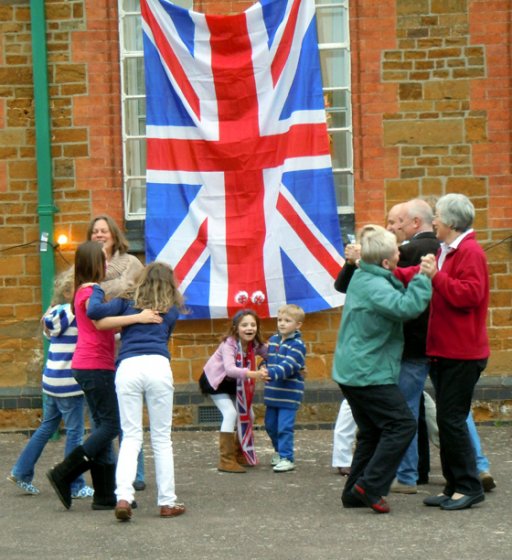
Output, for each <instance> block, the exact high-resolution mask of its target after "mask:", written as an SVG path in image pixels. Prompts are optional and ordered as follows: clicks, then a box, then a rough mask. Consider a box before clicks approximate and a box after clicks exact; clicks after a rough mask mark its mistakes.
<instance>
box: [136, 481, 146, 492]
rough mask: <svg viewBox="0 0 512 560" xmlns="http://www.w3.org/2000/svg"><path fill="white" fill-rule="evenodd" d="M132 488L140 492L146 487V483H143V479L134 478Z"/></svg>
mask: <svg viewBox="0 0 512 560" xmlns="http://www.w3.org/2000/svg"><path fill="white" fill-rule="evenodd" d="M133 489H134V490H135V491H136V492H142V490H145V489H146V483H145V482H144V481H143V480H136V481H135V482H134V483H133Z"/></svg>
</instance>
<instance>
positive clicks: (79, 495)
mask: <svg viewBox="0 0 512 560" xmlns="http://www.w3.org/2000/svg"><path fill="white" fill-rule="evenodd" d="M93 496H94V490H93V489H92V488H91V487H90V486H83V487H82V488H80V490H73V491H72V492H71V498H72V499H73V500H81V499H83V498H92V497H93Z"/></svg>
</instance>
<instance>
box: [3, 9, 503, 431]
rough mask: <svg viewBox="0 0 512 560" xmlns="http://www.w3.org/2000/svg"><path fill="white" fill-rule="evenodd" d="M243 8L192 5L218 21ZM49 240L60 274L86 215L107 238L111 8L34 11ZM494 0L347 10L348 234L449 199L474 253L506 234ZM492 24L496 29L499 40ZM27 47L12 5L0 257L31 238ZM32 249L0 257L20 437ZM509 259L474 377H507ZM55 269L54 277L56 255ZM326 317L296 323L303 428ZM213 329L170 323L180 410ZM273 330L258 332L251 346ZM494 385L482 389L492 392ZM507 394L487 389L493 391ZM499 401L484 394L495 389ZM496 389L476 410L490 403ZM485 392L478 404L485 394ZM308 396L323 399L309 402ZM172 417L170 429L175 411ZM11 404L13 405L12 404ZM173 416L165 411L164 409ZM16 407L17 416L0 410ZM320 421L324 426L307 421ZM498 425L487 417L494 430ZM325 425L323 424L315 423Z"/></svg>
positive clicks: (33, 278)
mask: <svg viewBox="0 0 512 560" xmlns="http://www.w3.org/2000/svg"><path fill="white" fill-rule="evenodd" d="M249 5H250V2H236V1H233V2H218V1H217V2H215V1H211V2H210V1H203V2H201V3H199V2H198V3H196V7H197V9H199V10H202V11H205V12H208V13H230V12H233V11H237V10H241V9H244V8H246V7H247V6H249ZM45 9H46V17H47V30H48V35H47V46H48V59H49V64H48V74H49V81H50V96H51V99H50V102H51V106H50V108H51V127H52V130H51V132H52V139H51V142H52V156H53V176H54V180H53V185H54V196H55V203H56V205H57V206H58V208H59V212H58V213H57V214H56V215H55V234H56V236H57V235H58V234H60V233H66V234H67V235H68V237H69V238H70V240H71V243H70V245H69V246H68V247H64V248H63V249H64V256H65V257H66V258H67V259H68V260H72V256H73V251H74V249H75V248H76V244H77V243H79V242H81V241H82V240H83V239H84V238H85V230H86V226H87V224H88V222H89V219H90V217H91V216H92V215H94V214H97V213H100V212H104V211H108V212H109V213H110V214H111V215H113V217H114V218H115V219H116V220H118V221H119V222H120V223H122V218H123V209H122V204H123V198H122V189H121V185H122V152H121V135H120V129H121V118H120V83H119V55H118V31H117V2H115V1H113V0H88V1H87V2H85V1H84V0H60V1H57V0H47V1H46V2H45ZM511 10H512V7H511V6H510V2H508V1H507V0H501V1H493V2H487V1H484V0H473V1H470V2H466V1H465V0H445V1H441V0H428V1H427V0H398V1H394V0H382V1H381V2H373V1H370V0H365V1H358V2H356V1H352V2H350V18H351V19H350V25H351V28H350V31H351V42H352V44H351V50H352V99H353V108H354V114H353V121H354V156H355V185H356V186H355V188H356V203H355V204H356V208H355V210H356V220H357V225H358V226H361V225H363V224H364V223H368V222H377V223H379V222H382V220H383V216H384V214H385V212H386V210H387V209H388V208H389V206H391V205H392V204H393V203H394V202H396V201H398V200H404V199H407V198H410V197H412V196H418V195H439V194H443V193H445V192H450V191H460V192H465V193H466V194H468V195H469V196H470V197H471V198H472V200H473V201H474V203H475V205H476V206H477V209H478V219H477V228H478V235H479V238H480V241H481V242H482V243H483V244H484V245H485V246H488V245H490V244H491V243H494V242H496V241H499V240H500V239H503V238H504V237H506V236H507V235H509V234H510V229H511V223H512V194H511V193H512V191H511V189H510V180H511V177H510V153H511V146H510V129H511V124H510V122H511V119H510V116H511V105H510V99H512V95H511V94H512V92H511V91H510V89H511V88H510V83H511V57H510V50H509V45H510V43H511V37H510V25H509V24H508V23H507V22H510V18H511ZM507 25H508V27H507ZM31 52H32V47H31V37H30V9H29V2H28V1H25V2H23V1H20V0H16V1H14V0H13V1H11V2H10V1H9V0H7V1H4V2H2V3H1V4H0V204H1V208H2V213H1V215H0V225H1V227H2V238H1V240H0V241H1V243H0V249H5V248H7V247H11V246H13V245H17V244H24V243H29V242H30V241H33V240H35V239H37V238H38V217H37V183H36V165H35V164H36V160H35V131H34V99H33V85H32V68H31V64H32V56H31ZM37 250H38V246H37V244H34V245H29V246H27V247H24V248H18V249H13V250H10V251H7V252H1V253H0V262H1V266H0V288H1V289H0V366H1V367H0V407H2V406H3V409H1V410H0V426H3V425H9V426H15V427H19V426H20V425H35V423H36V421H37V415H38V414H39V411H37V410H36V411H34V410H32V406H33V405H34V403H35V405H36V406H37V405H38V402H39V401H38V397H37V395H38V391H39V389H38V387H39V382H40V373H41V367H42V342H41V337H40V329H39V323H38V321H39V316H40V313H41V304H40V295H41V293H40V292H41V290H40V272H39V271H40V268H39V266H40V265H39V255H38V252H37ZM510 253H511V245H510V242H507V243H504V244H502V245H499V246H497V247H496V248H494V249H490V250H489V253H488V255H489V260H490V265H491V273H492V278H491V285H492V294H491V302H492V309H491V311H490V316H489V328H490V334H491V341H492V347H493V356H492V360H491V363H490V366H489V368H488V370H487V375H488V376H507V375H509V374H510V363H511V362H512V360H511V353H512V340H511V337H512V327H511V314H512V309H511V307H512V306H511V299H512V296H511V294H512V281H511V277H512V276H511V270H510V266H511V264H510V262H511V258H510V257H511V255H510ZM56 264H57V268H58V269H61V268H63V267H65V266H66V264H65V263H64V261H63V260H62V259H61V258H60V256H59V255H56ZM339 316H340V311H339V310H333V311H331V312H325V313H316V314H313V315H310V316H308V318H307V321H306V325H305V329H304V336H305V339H306V342H307V345H308V356H309V357H308V369H309V383H310V385H309V386H310V387H313V388H318V389H319V392H316V393H315V392H314V391H313V390H310V392H309V394H310V395H313V396H312V397H311V399H312V400H313V401H314V400H315V399H316V400H317V401H318V403H325V400H326V399H327V400H329V398H330V399H332V402H333V403H334V404H333V405H332V406H331V405H329V406H327V407H325V404H314V403H313V404H311V403H307V404H306V406H305V407H304V413H303V414H305V415H307V416H308V417H309V418H310V419H311V418H314V417H316V418H324V417H325V414H326V413H325V411H326V410H327V411H328V413H329V414H331V413H332V412H333V411H334V410H335V405H336V403H335V401H336V400H337V393H336V395H335V396H331V397H327V396H325V395H327V392H328V391H330V390H331V389H332V390H335V388H334V387H333V384H332V383H331V382H330V381H328V380H329V378H330V367H331V360H332V350H333V348H334V344H335V339H336V333H337V328H338V324H339ZM225 329H226V322H225V321H190V322H182V323H180V324H179V326H178V328H177V331H176V334H175V336H174V337H173V340H172V343H171V346H172V347H171V350H172V353H173V370H174V374H175V378H176V381H177V383H178V391H180V390H181V391H182V396H183V395H184V393H185V392H186V391H188V390H190V394H193V391H195V381H196V380H197V378H198V376H199V375H200V373H201V369H202V366H203V364H204V361H205V360H206V358H207V357H208V356H209V355H210V353H211V352H212V351H213V350H214V348H215V346H216V344H217V342H218V339H219V337H220V336H221V334H222V333H223V332H224V331H225ZM273 330H274V322H273V321H265V322H264V331H265V333H267V334H270V333H271V332H273ZM497 379H498V378H497ZM507 379H508V378H505V381H502V378H499V379H498V381H497V384H498V385H500V386H503V385H505V386H508V384H507V382H506V381H507ZM498 389H499V387H498ZM498 389H496V392H495V393H492V394H491V392H489V393H488V394H489V395H490V396H489V399H494V400H495V401H497V400H499V398H500V394H501V393H499V391H498ZM493 390H494V389H493ZM322 395H323V396H322ZM186 398H188V399H189V401H187V402H189V404H187V403H186V402H185V400H186V399H185V397H183V399H185V400H184V401H183V406H182V407H181V408H179V407H178V411H177V414H178V416H180V417H181V422H182V423H184V424H186V423H187V422H189V421H190V418H191V406H192V405H191V404H190V403H192V401H193V400H194V399H193V398H192V397H190V398H189V397H186ZM23 399H25V400H23ZM180 402H181V401H180ZM16 407H19V410H17V411H14V410H15V409H16ZM321 411H324V412H321ZM499 414H500V411H499V410H498V409H497V412H496V413H494V412H493V414H491V417H496V416H499ZM331 417H332V414H331Z"/></svg>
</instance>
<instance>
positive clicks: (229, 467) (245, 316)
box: [199, 309, 268, 473]
mask: <svg viewBox="0 0 512 560" xmlns="http://www.w3.org/2000/svg"><path fill="white" fill-rule="evenodd" d="M256 355H259V356H262V357H266V355H267V345H266V344H263V342H262V340H261V334H260V320H259V317H258V316H257V315H256V313H255V312H254V311H252V310H251V309H243V310H242V311H239V312H238V313H236V314H235V316H234V317H233V319H232V322H231V327H230V329H229V331H228V333H227V334H226V336H225V337H224V338H223V340H222V342H221V343H220V345H219V347H218V348H217V350H216V351H215V353H214V354H213V355H212V356H211V358H210V359H209V360H208V362H207V363H206V365H205V366H204V371H203V374H202V375H201V377H200V379H199V387H200V388H201V391H202V392H203V393H204V394H207V395H210V397H211V398H212V400H213V403H214V404H215V406H216V407H217V408H218V409H219V410H220V413H221V414H222V425H221V427H220V434H219V450H220V460H219V465H218V470H219V471H221V472H230V473H244V472H246V471H245V469H244V468H243V466H242V464H240V463H245V464H254V463H255V456H254V455H253V457H252V460H251V456H250V453H247V450H245V451H246V452H245V453H242V452H241V451H240V450H239V442H238V439H240V438H238V439H237V438H236V437H235V434H234V431H235V426H236V423H237V418H238V412H237V409H236V406H235V399H236V398H237V392H238V397H239V398H242V397H243V396H244V395H247V396H248V393H250V392H251V387H252V390H253V385H254V381H252V383H250V384H247V385H249V387H247V386H244V382H245V381H246V380H263V381H265V380H267V379H268V376H267V372H266V370H264V369H260V370H256V363H255V356H256ZM246 391H247V393H246ZM250 398H251V400H252V395H251V396H250ZM247 408H248V409H249V410H250V404H249V405H248V407H247ZM248 447H250V445H249V446H248ZM248 455H249V456H248Z"/></svg>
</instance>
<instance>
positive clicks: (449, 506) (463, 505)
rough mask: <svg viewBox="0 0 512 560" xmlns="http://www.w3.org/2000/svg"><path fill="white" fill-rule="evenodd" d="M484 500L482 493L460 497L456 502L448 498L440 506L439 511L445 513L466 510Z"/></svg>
mask: <svg viewBox="0 0 512 560" xmlns="http://www.w3.org/2000/svg"><path fill="white" fill-rule="evenodd" d="M484 500H485V496H484V493H483V492H482V493H481V494H477V495H476V496H462V498H457V499H456V500H454V499H452V498H450V499H449V500H446V501H445V502H443V503H442V504H441V509H444V510H446V511H456V510H458V509H468V508H470V507H471V506H474V505H475V504H479V503H480V502H483V501H484Z"/></svg>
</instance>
